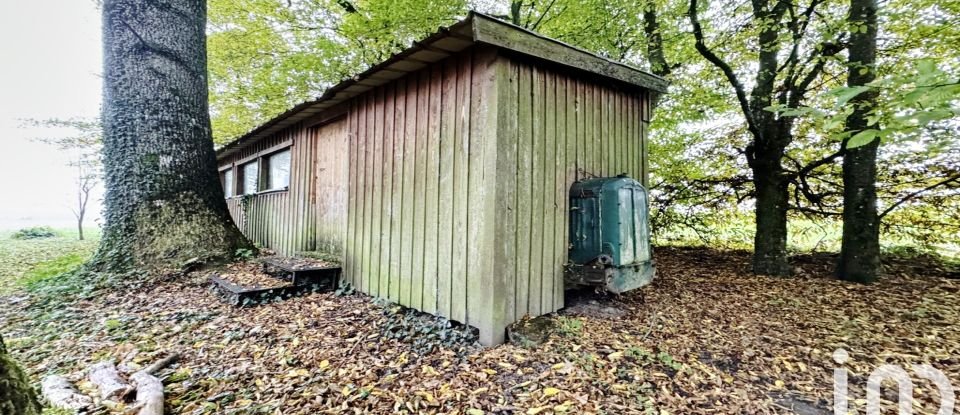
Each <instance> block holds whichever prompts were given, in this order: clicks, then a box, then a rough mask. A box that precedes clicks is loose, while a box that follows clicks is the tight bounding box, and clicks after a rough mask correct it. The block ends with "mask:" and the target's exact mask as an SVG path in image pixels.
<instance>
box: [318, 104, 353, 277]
mask: <svg viewBox="0 0 960 415" xmlns="http://www.w3.org/2000/svg"><path fill="white" fill-rule="evenodd" d="M348 105H349V110H348V111H347V123H348V124H347V134H348V135H347V141H348V144H347V146H348V153H349V157H350V160H349V162H348V163H347V168H348V169H349V174H348V177H347V180H348V182H347V185H348V188H349V190H348V191H347V212H346V214H347V229H346V238H344V246H343V266H344V270H343V272H344V277H345V278H346V280H347V281H348V282H350V283H351V284H354V285H356V284H355V283H354V273H355V272H356V270H355V266H354V262H355V258H356V256H355V255H356V254H355V251H354V248H353V247H354V243H355V242H356V236H357V213H356V212H357V182H358V179H357V164H358V159H357V150H358V147H359V145H358V144H357V116H358V111H357V106H356V100H351V101H350V103H349V104H348ZM321 150H322V149H321ZM321 152H322V151H321ZM318 199H319V195H318Z"/></svg>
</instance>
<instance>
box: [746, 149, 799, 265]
mask: <svg viewBox="0 0 960 415" xmlns="http://www.w3.org/2000/svg"><path fill="white" fill-rule="evenodd" d="M782 157H783V148H782V147H779V146H773V148H764V149H762V150H757V149H755V150H753V156H752V160H751V162H750V167H751V170H752V171H753V185H754V187H755V189H756V192H757V193H756V202H757V205H756V207H755V208H754V212H755V213H754V214H755V219H756V232H755V233H754V237H753V272H754V273H755V274H759V275H775V276H787V275H790V274H791V270H790V264H789V262H788V261H787V206H788V200H789V197H790V194H789V188H788V187H787V185H788V181H787V180H786V177H785V176H784V171H783V166H782V165H781V162H780V160H781V158H782Z"/></svg>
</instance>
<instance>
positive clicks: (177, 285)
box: [0, 248, 960, 415]
mask: <svg viewBox="0 0 960 415" xmlns="http://www.w3.org/2000/svg"><path fill="white" fill-rule="evenodd" d="M656 257H657V260H658V272H659V274H658V278H657V279H656V280H655V282H654V283H653V284H652V285H651V286H648V287H645V288H643V289H642V290H638V291H636V292H632V293H630V294H628V295H623V296H619V297H614V296H597V295H593V294H587V295H581V296H580V297H579V298H578V299H577V300H576V301H571V304H568V305H570V306H571V307H569V308H568V309H567V310H565V311H563V312H561V313H559V315H557V316H553V317H552V318H554V319H556V322H557V327H559V329H558V331H557V333H555V334H554V335H553V336H552V337H551V338H550V340H549V341H548V342H547V343H545V344H543V345H541V346H537V347H535V348H523V347H518V346H513V345H504V346H500V347H496V348H488V349H483V348H480V347H478V346H475V345H470V344H466V345H461V346H457V345H456V343H452V342H447V344H448V346H449V347H443V348H440V349H434V350H433V351H429V352H427V351H425V348H424V345H425V344H427V345H428V347H427V348H429V343H425V342H424V341H423V340H424V339H423V338H418V337H417V335H413V336H411V335H409V333H406V334H405V335H402V336H398V335H397V334H396V330H395V329H396V327H397V322H398V318H399V317H398V314H403V312H402V311H398V310H397V308H396V307H390V306H387V307H383V306H381V305H377V304H375V303H374V302H373V301H371V300H370V299H369V298H368V297H365V296H362V295H345V296H336V295H334V294H333V293H325V294H313V295H310V296H306V297H301V298H297V299H293V300H289V301H285V302H281V303H273V304H267V305H262V306H258V307H253V308H234V307H231V306H227V305H224V304H221V303H219V302H217V301H216V299H215V298H214V296H213V295H212V294H211V293H210V291H209V289H208V287H207V284H206V282H205V281H204V278H203V277H204V276H203V275H194V276H189V277H187V278H183V279H181V280H179V281H175V282H163V283H155V284H151V285H148V286H142V287H139V288H138V289H137V290H136V291H123V290H118V291H112V292H107V293H102V294H95V295H79V298H78V299H72V300H64V299H63V298H70V296H67V297H58V296H51V295H49V294H46V295H44V294H42V293H41V294H25V293H24V292H23V291H16V292H13V293H9V294H5V295H4V296H2V297H0V304H2V306H0V330H2V333H3V335H4V337H5V338H6V339H7V341H8V348H9V349H10V350H11V351H12V352H13V353H14V355H15V357H16V358H17V359H18V360H19V361H21V362H22V363H23V364H24V366H25V367H26V368H27V369H28V371H29V372H30V373H31V374H32V375H33V376H35V377H36V379H39V378H40V377H42V376H43V375H45V374H48V373H74V372H77V371H80V370H82V369H83V368H85V367H86V366H87V365H88V364H90V363H91V362H93V361H96V360H101V359H105V358H115V359H120V358H122V357H123V356H129V355H130V352H131V351H133V350H138V351H139V354H137V355H136V357H135V358H134V362H137V363H140V364H144V365H146V364H149V363H150V362H152V361H153V360H155V359H156V358H157V357H159V356H162V355H164V354H166V353H168V352H170V351H178V352H180V353H182V355H183V358H182V360H181V362H180V363H179V364H177V365H174V366H172V367H170V368H168V369H167V370H165V371H163V372H161V373H160V375H161V376H164V377H165V384H166V385H167V397H168V410H169V413H177V414H206V413H218V414H219V413H223V414H254V413H264V414H312V413H384V414H386V413H404V412H406V413H437V412H443V413H459V414H464V413H466V414H471V415H476V414H481V413H487V414H490V413H516V414H531V415H532V414H538V413H541V414H548V413H571V414H572V413H577V414H580V413H597V414H600V413H606V414H632V413H651V414H655V413H663V414H666V413H672V414H687V413H723V414H732V413H743V414H747V413H801V414H828V413H832V410H831V405H832V394H833V385H832V376H833V370H834V367H835V366H836V364H835V363H834V362H833V361H832V357H831V356H832V353H833V352H834V350H836V349H837V348H843V349H845V350H846V351H848V352H849V355H850V360H849V361H848V362H847V364H846V365H845V367H846V368H848V369H849V370H850V372H851V375H850V382H851V387H850V389H851V399H850V401H851V405H853V406H854V407H857V408H858V410H859V411H860V412H862V411H863V406H862V405H863V401H857V399H860V398H863V397H864V396H865V393H864V386H865V383H866V378H867V377H868V376H869V374H870V372H871V371H872V370H873V369H874V368H875V367H876V366H877V365H880V364H883V363H885V362H886V363H898V364H904V365H909V364H915V363H928V364H932V365H933V366H934V367H936V368H938V369H940V370H942V371H943V372H945V373H946V374H947V376H948V377H950V379H951V380H953V381H954V383H955V384H957V382H960V330H958V327H960V325H958V323H960V293H958V290H960V280H954V279H949V278H945V277H946V276H948V275H947V274H948V273H947V272H946V271H944V270H942V269H939V268H937V266H936V265H935V264H932V263H930V264H927V263H923V262H917V261H898V262H896V263H892V264H888V275H887V277H885V278H884V279H883V280H882V281H881V282H879V283H877V284H874V285H871V286H861V285H855V284H848V283H843V282H839V281H834V280H832V279H830V278H829V276H830V270H831V267H832V258H830V257H829V256H826V255H807V256H801V257H797V258H794V263H795V264H796V265H797V270H798V275H797V277H795V278H790V279H776V278H766V277H755V276H752V275H749V274H748V273H747V269H748V264H749V255H748V254H747V253H745V252H720V251H713V250H707V249H682V248H661V249H658V250H657V252H656ZM571 298H572V297H571ZM397 337H399V338H397ZM81 386H83V385H81ZM915 386H916V389H915V396H916V397H917V398H918V400H919V403H918V404H917V405H916V406H915V412H916V413H935V412H936V408H937V405H936V404H935V402H937V401H939V397H938V395H937V392H936V389H935V388H933V387H932V385H931V384H928V383H923V382H921V381H918V380H915ZM884 396H885V397H886V399H887V400H888V401H892V400H893V398H894V397H895V396H894V395H893V394H892V392H890V393H885V395H884ZM120 409H122V408H118V407H114V408H113V409H112V411H114V412H117V411H119V410H120ZM101 412H109V411H108V410H106V409H102V410H101Z"/></svg>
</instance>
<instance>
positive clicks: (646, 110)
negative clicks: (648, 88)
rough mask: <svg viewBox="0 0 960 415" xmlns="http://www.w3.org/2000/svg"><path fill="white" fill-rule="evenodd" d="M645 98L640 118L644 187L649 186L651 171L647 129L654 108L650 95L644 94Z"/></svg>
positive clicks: (641, 181) (641, 174)
mask: <svg viewBox="0 0 960 415" xmlns="http://www.w3.org/2000/svg"><path fill="white" fill-rule="evenodd" d="M643 97H644V99H643V103H642V108H643V111H642V114H641V117H640V120H641V126H640V131H641V132H640V136H641V137H642V138H641V141H640V142H641V143H643V146H642V150H641V152H642V154H643V163H642V171H641V173H640V177H641V180H640V183H641V184H643V185H644V186H648V183H647V180H649V179H648V177H647V176H648V175H649V174H650V171H649V168H648V167H647V166H648V165H649V163H648V162H649V154H648V152H649V146H648V142H647V127H648V126H649V124H648V123H649V120H650V118H649V117H650V110H651V108H652V106H653V103H652V102H651V101H650V93H647V92H644V93H643Z"/></svg>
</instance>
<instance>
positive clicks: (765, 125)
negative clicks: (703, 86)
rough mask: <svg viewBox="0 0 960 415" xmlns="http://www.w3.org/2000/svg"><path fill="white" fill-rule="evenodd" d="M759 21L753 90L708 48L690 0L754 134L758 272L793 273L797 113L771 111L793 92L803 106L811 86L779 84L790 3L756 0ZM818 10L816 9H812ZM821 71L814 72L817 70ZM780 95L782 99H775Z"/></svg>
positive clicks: (707, 53) (712, 58) (700, 41)
mask: <svg viewBox="0 0 960 415" xmlns="http://www.w3.org/2000/svg"><path fill="white" fill-rule="evenodd" d="M751 5H752V7H753V20H754V21H756V22H762V24H760V25H759V26H760V28H761V29H760V31H759V32H758V33H757V38H756V40H757V48H758V52H757V69H756V80H755V83H754V86H753V89H752V90H751V91H750V95H749V97H748V96H747V92H746V88H745V87H744V85H743V83H742V82H740V80H739V78H738V77H737V75H736V72H735V71H734V70H733V68H732V67H731V66H730V64H728V63H727V62H725V61H723V59H721V58H720V57H719V56H717V54H715V53H714V52H713V51H712V50H710V48H709V47H707V44H706V40H705V36H704V34H703V27H702V26H701V24H700V20H699V18H698V17H697V7H698V5H697V0H690V8H689V9H688V15H689V17H690V23H691V25H692V26H693V34H694V37H695V39H696V44H695V47H696V49H697V52H699V53H700V55H702V56H703V57H704V58H705V59H706V60H707V61H709V62H710V63H712V64H713V65H714V66H716V67H717V68H719V69H720V70H721V71H722V72H723V74H724V76H725V77H726V78H727V81H728V82H729V83H730V85H731V86H732V87H733V89H734V92H735V93H736V96H737V102H738V103H739V105H740V111H741V112H742V113H743V116H744V118H745V119H746V121H747V130H748V131H749V132H750V135H751V136H752V141H751V143H750V144H749V145H748V146H747V148H746V151H745V153H746V156H747V163H748V164H749V166H750V170H751V172H752V173H753V184H754V188H755V190H756V202H757V205H756V207H755V209H754V214H755V217H756V231H755V233H754V241H753V272H754V273H755V274H759V275H774V276H789V275H790V274H791V269H790V264H789V262H788V260H787V209H788V207H789V206H788V203H787V202H788V201H789V187H788V185H789V178H788V177H787V175H786V172H785V171H784V169H783V157H784V153H785V150H786V148H787V146H788V145H790V143H791V142H792V141H793V132H792V128H793V117H788V116H780V117H778V116H777V115H776V114H774V113H773V112H771V111H769V110H767V108H769V107H770V106H771V105H772V104H774V102H777V103H781V104H785V103H787V101H788V98H787V96H788V95H787V94H786V93H787V92H789V95H792V96H793V98H792V99H793V100H795V102H793V103H792V104H793V107H794V108H795V107H796V106H797V105H799V102H800V100H801V99H802V97H803V93H804V92H805V90H804V89H803V88H798V86H797V85H795V84H792V83H791V84H788V85H784V86H783V88H780V89H779V90H778V88H777V87H776V81H777V73H778V72H779V71H780V69H778V68H779V67H780V66H781V63H780V61H779V58H778V56H779V54H780V44H779V43H778V40H779V39H780V36H781V33H780V31H781V29H782V28H783V27H784V26H783V24H782V23H781V19H782V18H783V16H784V14H785V13H786V11H787V7H789V5H790V3H788V2H783V1H777V2H773V3H771V2H769V1H767V0H752V1H751ZM811 12H812V10H811ZM816 73H817V72H811V74H813V75H816ZM775 97H776V99H775Z"/></svg>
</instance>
